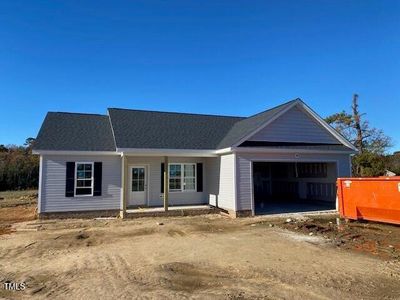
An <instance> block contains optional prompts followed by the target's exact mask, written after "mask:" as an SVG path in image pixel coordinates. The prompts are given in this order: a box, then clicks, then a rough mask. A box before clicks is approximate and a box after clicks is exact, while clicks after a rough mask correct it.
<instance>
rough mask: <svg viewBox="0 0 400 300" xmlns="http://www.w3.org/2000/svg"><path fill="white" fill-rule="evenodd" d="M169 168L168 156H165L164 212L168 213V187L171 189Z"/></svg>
mask: <svg viewBox="0 0 400 300" xmlns="http://www.w3.org/2000/svg"><path fill="white" fill-rule="evenodd" d="M168 170H169V167H168V156H164V210H165V211H168V190H169V189H168V187H169V179H168V175H169V172H168Z"/></svg>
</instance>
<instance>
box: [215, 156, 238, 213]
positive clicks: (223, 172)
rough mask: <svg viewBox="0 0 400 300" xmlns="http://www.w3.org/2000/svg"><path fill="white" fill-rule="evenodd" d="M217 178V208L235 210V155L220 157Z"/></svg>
mask: <svg viewBox="0 0 400 300" xmlns="http://www.w3.org/2000/svg"><path fill="white" fill-rule="evenodd" d="M219 178H220V179H219V190H218V207H220V208H224V209H229V210H236V205H235V204H236V203H235V202H236V200H235V199H236V193H235V182H236V179H235V154H228V155H222V156H221V157H220V168H219Z"/></svg>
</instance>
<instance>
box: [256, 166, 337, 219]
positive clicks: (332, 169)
mask: <svg viewBox="0 0 400 300" xmlns="http://www.w3.org/2000/svg"><path fill="white" fill-rule="evenodd" d="M336 178H337V171H336V163H330V162H290V163H289V162H253V185H254V188H253V192H254V208H255V213H256V214H279V213H294V212H307V211H318V210H329V209H335V207H336Z"/></svg>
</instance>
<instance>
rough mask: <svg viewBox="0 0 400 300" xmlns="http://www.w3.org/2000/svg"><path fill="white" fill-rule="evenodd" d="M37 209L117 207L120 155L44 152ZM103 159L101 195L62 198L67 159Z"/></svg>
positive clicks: (50, 210) (64, 209)
mask: <svg viewBox="0 0 400 300" xmlns="http://www.w3.org/2000/svg"><path fill="white" fill-rule="evenodd" d="M42 159H43V161H42V169H41V170H40V172H42V174H41V175H42V183H41V184H42V185H41V195H40V196H41V197H40V199H41V201H40V202H41V203H40V205H41V207H40V212H67V211H86V210H108V209H119V204H120V195H121V158H120V157H119V156H96V155H94V156H88V155H80V156H72V155H43V158H42ZM68 161H74V162H79V161H80V162H102V163H103V167H102V171H103V172H102V173H103V174H102V192H101V196H96V197H94V196H83V197H82V196H80V197H79V196H78V197H65V179H66V178H65V177H66V162H68Z"/></svg>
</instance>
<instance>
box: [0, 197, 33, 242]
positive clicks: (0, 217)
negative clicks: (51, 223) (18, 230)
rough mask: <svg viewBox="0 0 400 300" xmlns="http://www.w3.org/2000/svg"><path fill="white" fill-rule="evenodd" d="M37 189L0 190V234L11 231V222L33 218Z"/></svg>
mask: <svg viewBox="0 0 400 300" xmlns="http://www.w3.org/2000/svg"><path fill="white" fill-rule="evenodd" d="M36 203H37V191H36V190H28V191H8V192H0V235H1V234H5V233H10V232H12V227H11V226H12V224H13V223H16V222H22V221H29V220H34V219H35V217H36V214H35V211H36Z"/></svg>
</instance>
